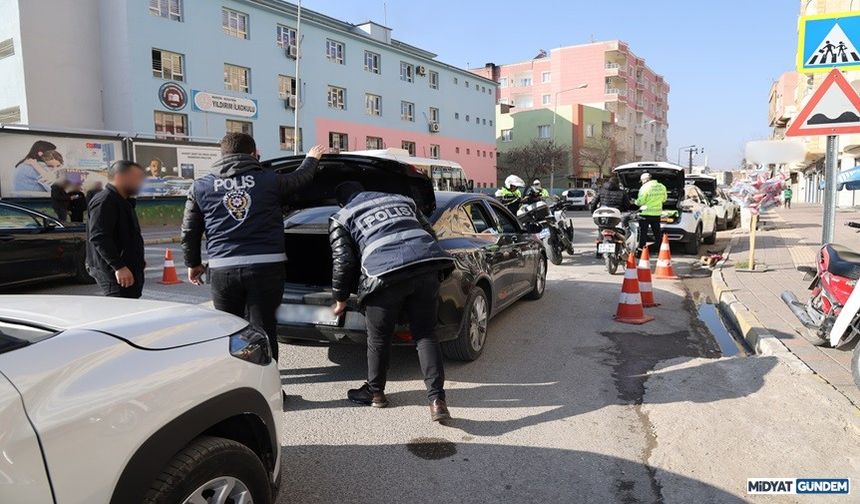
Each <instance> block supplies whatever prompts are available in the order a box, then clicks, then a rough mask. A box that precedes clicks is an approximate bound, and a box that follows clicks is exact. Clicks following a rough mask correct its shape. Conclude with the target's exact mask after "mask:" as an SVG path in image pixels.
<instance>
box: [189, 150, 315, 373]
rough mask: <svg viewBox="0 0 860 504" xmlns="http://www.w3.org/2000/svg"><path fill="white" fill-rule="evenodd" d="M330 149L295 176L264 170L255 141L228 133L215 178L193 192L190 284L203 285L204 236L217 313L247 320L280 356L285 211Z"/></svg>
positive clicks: (310, 157) (214, 168) (312, 153)
mask: <svg viewBox="0 0 860 504" xmlns="http://www.w3.org/2000/svg"><path fill="white" fill-rule="evenodd" d="M324 151H325V148H323V147H322V146H320V145H316V146H314V147H313V148H312V149H311V150H310V151H309V152H308V155H307V157H306V158H305V160H304V162H302V164H301V166H300V167H299V168H298V169H297V170H295V171H294V172H292V173H288V174H277V173H275V172H274V171H272V170H268V169H264V168H263V166H262V165H261V164H260V161H259V159H258V157H257V155H256V152H257V145H256V143H255V142H254V139H253V138H252V137H251V136H250V135H247V134H245V133H227V134H226V135H225V136H224V138H223V139H221V157H220V158H219V159H218V160H216V161H215V163H213V165H212V173H210V174H208V175H205V176H203V177H201V178H199V179H197V180H195V181H194V183H193V184H192V186H191V189H190V190H189V191H188V199H187V201H186V203H185V215H184V217H183V219H182V250H183V251H184V254H185V265H186V266H187V267H188V280H189V281H190V282H191V283H193V284H194V285H202V275H203V273H204V272H205V271H206V267H205V266H204V265H203V261H202V259H201V256H200V245H201V241H202V238H203V234H204V233H205V234H206V249H207V252H208V255H209V264H208V267H209V281H210V283H211V284H212V301H213V302H214V304H215V308H216V309H217V310H221V311H225V312H228V313H232V314H233V315H237V316H239V317H247V318H248V320H249V321H250V322H251V324H254V325H255V326H257V327H259V328H260V329H262V330H264V331H265V332H266V335H267V336H268V337H269V342H270V344H271V347H272V355H273V356H274V357H275V359H276V360H277V357H278V334H277V321H276V320H275V311H276V310H277V308H278V305H280V304H281V298H282V297H283V294H284V281H285V275H286V270H285V264H284V263H285V261H286V260H287V256H286V253H285V250H284V219H283V207H284V206H285V205H286V204H287V202H288V198H289V197H290V196H291V195H292V194H293V193H295V192H298V191H301V190H302V189H304V188H305V187H307V186H308V185H310V183H311V181H313V178H314V175H316V173H317V169H318V166H319V159H320V157H322V155H323V152H324Z"/></svg>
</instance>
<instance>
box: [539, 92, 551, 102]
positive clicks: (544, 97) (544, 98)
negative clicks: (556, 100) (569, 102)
mask: <svg viewBox="0 0 860 504" xmlns="http://www.w3.org/2000/svg"><path fill="white" fill-rule="evenodd" d="M551 102H552V96H551V95H548V94H545V95H541V97H540V103H541V105H549V104H550V103H551Z"/></svg>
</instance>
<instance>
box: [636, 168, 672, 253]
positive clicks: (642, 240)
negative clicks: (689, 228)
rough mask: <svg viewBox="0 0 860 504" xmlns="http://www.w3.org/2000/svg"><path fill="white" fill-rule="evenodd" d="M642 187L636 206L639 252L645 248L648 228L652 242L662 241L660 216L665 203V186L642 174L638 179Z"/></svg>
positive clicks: (646, 174) (648, 175) (649, 175)
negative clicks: (651, 235) (638, 208)
mask: <svg viewBox="0 0 860 504" xmlns="http://www.w3.org/2000/svg"><path fill="white" fill-rule="evenodd" d="M639 181H640V182H642V186H641V187H640V188H639V195H638V197H637V198H636V204H637V205H639V207H640V211H639V250H642V249H643V248H645V244H646V243H647V241H648V240H647V237H648V228H649V227H650V228H651V234H653V235H654V241H660V240H661V239H662V233H661V230H660V216H661V215H662V214H663V203H664V202H665V201H666V198H667V193H666V186H664V185H663V184H661V183H660V182H658V181H656V180H653V179H651V174H650V173H643V174H642V175H641V176H640V177H639Z"/></svg>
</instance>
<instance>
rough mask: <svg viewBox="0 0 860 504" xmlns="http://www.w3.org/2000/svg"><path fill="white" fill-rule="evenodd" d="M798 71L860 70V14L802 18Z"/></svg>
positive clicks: (798, 46) (798, 49)
mask: <svg viewBox="0 0 860 504" xmlns="http://www.w3.org/2000/svg"><path fill="white" fill-rule="evenodd" d="M798 34H799V37H798V43H797V71H798V72H801V73H810V72H829V71H830V70H833V69H834V68H838V69H840V70H860V11H853V12H840V13H830V14H814V15H811V16H801V18H800V22H799V25H798Z"/></svg>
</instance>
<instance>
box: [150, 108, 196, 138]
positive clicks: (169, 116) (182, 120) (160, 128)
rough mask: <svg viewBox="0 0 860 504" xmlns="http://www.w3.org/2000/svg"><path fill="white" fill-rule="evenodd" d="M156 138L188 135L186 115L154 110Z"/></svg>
mask: <svg viewBox="0 0 860 504" xmlns="http://www.w3.org/2000/svg"><path fill="white" fill-rule="evenodd" d="M155 136H156V138H170V137H185V136H188V116H187V115H185V114H175V113H173V112H161V111H156V112H155Z"/></svg>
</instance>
